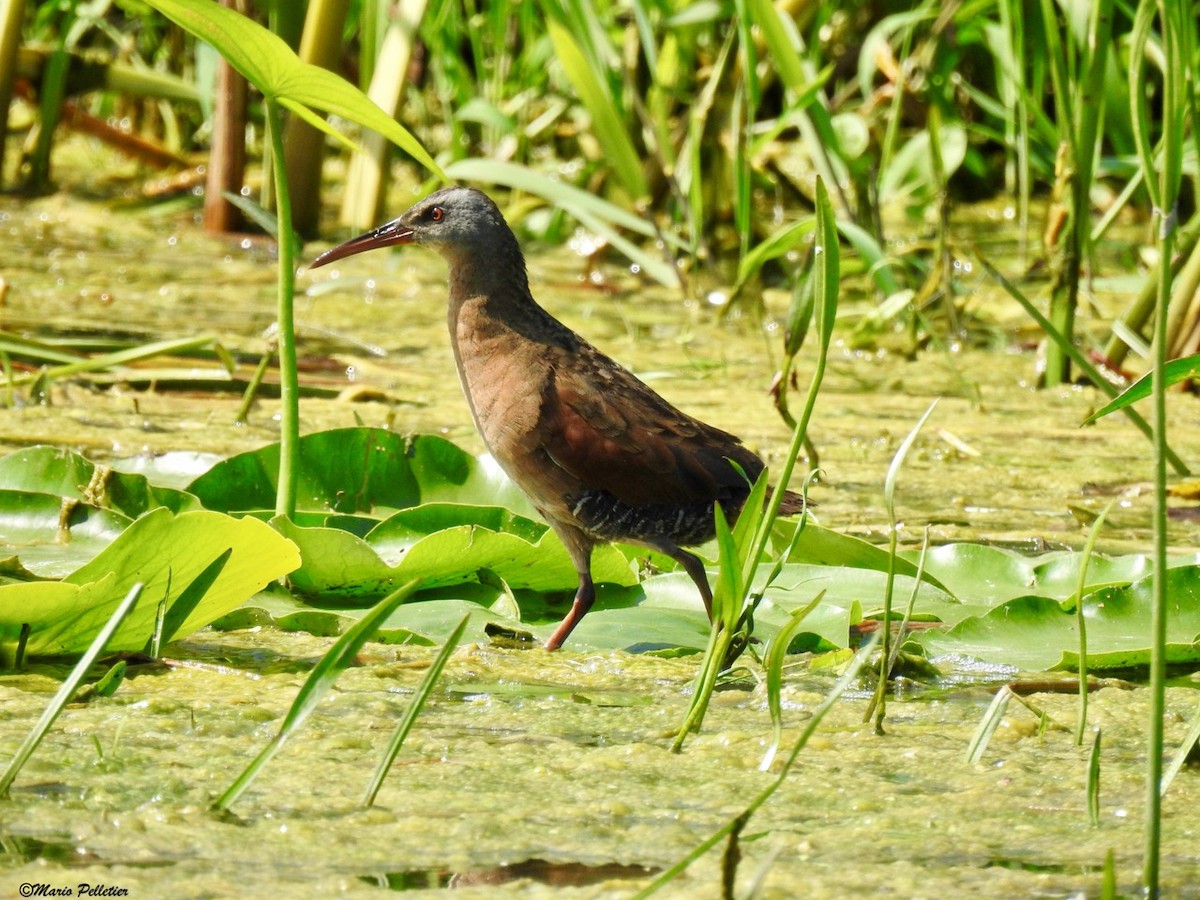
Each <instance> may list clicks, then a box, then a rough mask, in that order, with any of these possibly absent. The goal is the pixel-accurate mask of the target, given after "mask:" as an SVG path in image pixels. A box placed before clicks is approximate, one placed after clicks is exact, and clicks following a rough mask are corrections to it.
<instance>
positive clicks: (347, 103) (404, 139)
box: [149, 0, 445, 518]
mask: <svg viewBox="0 0 1200 900" xmlns="http://www.w3.org/2000/svg"><path fill="white" fill-rule="evenodd" d="M149 2H150V5H151V6H153V7H154V8H155V9H157V10H158V11H159V12H161V13H162V14H163V15H165V16H166V17H167V18H169V19H170V20H171V21H173V22H175V23H176V24H177V25H179V27H181V28H183V29H184V30H185V31H187V32H189V33H190V34H192V35H194V36H195V37H197V38H199V39H200V40H203V41H205V42H206V43H208V44H210V45H211V46H212V47H213V48H214V49H216V50H217V52H219V53H220V54H221V55H222V56H223V57H224V58H225V59H226V60H227V61H228V62H229V64H230V65H231V66H233V67H234V68H235V69H237V70H238V72H240V73H241V74H242V75H243V76H244V77H245V78H246V80H247V81H249V82H250V83H251V84H253V85H254V86H255V87H256V88H258V89H259V91H261V92H262V94H263V96H264V98H265V104H266V105H265V112H266V123H267V135H268V141H269V144H270V146H271V149H272V153H271V160H272V181H273V184H274V186H275V192H276V213H277V219H278V231H277V240H278V245H279V254H278V257H279V265H278V274H277V283H276V287H277V294H276V316H277V323H278V326H279V372H280V424H279V432H280V448H279V474H278V482H277V495H276V501H275V512H276V515H281V516H286V517H288V518H291V517H293V516H294V515H295V512H296V482H297V479H298V477H299V472H298V471H297V469H298V465H299V450H298V444H299V440H300V388H299V375H298V372H297V369H296V329H295V323H294V315H293V299H294V297H295V278H296V268H295V260H296V253H297V246H296V239H295V234H294V232H293V230H292V216H291V195H290V192H289V190H288V180H287V172H286V171H285V169H284V153H283V112H284V110H286V111H287V112H289V113H290V114H291V115H292V116H295V117H297V118H299V119H302V120H303V121H305V122H307V123H308V124H309V125H312V126H313V127H314V128H316V129H318V130H319V131H321V132H323V133H324V134H326V135H329V136H331V137H333V138H335V139H337V140H339V141H341V142H343V143H345V144H347V145H348V146H350V147H351V148H353V147H354V145H353V144H352V143H351V142H350V141H349V140H348V139H347V138H346V137H345V136H344V135H342V133H341V132H339V131H337V130H336V129H334V128H333V127H332V126H331V125H330V124H329V123H328V122H327V121H326V120H325V119H324V118H323V116H322V114H333V115H337V116H339V117H340V118H342V119H345V120H347V121H350V122H354V123H357V124H359V125H361V126H362V127H364V128H371V129H374V130H375V131H378V132H379V133H380V134H383V135H384V136H386V137H388V138H389V139H390V140H392V141H394V142H395V143H396V144H398V145H399V146H400V147H402V148H403V149H404V150H405V151H407V152H408V153H409V155H410V156H412V157H413V158H414V159H416V160H418V161H419V162H420V163H422V164H423V165H424V166H425V167H426V168H428V169H429V170H430V171H431V172H433V173H434V174H435V175H437V176H439V177H441V178H442V179H443V180H445V175H444V174H443V173H442V171H441V169H440V168H439V167H438V165H437V163H435V162H434V161H433V158H432V157H431V156H430V155H429V154H428V153H427V152H426V151H425V149H424V148H423V147H422V146H421V145H420V143H419V142H418V141H417V139H416V138H414V137H413V136H412V135H411V134H410V133H409V132H408V131H407V130H406V129H405V128H404V127H403V126H401V125H400V124H399V123H397V122H396V121H395V120H393V119H392V118H391V117H390V116H388V115H387V114H386V113H384V112H383V110H381V109H380V108H379V107H378V106H376V105H375V104H374V103H372V102H371V101H370V100H369V99H368V98H367V97H366V96H364V95H363V94H362V92H361V91H359V90H358V89H357V88H355V87H354V86H353V85H351V84H350V83H349V82H347V81H345V80H344V79H342V78H340V77H338V76H337V75H334V74H333V73H332V72H329V71H327V70H325V69H322V68H319V67H317V66H314V65H310V64H308V63H304V62H301V61H300V59H299V58H298V57H297V56H296V54H295V52H294V51H293V50H292V49H291V48H290V47H288V45H287V44H286V43H285V42H284V41H283V40H282V39H280V38H279V37H277V36H276V35H274V34H272V33H271V32H269V31H267V30H266V29H265V28H263V27H262V26H260V25H258V24H257V23H255V22H254V21H252V20H250V19H248V18H246V17H245V16H241V15H238V14H237V13H236V12H233V11H232V10H229V9H225V8H224V7H222V6H220V5H218V4H216V3H212V2H210V0H149Z"/></svg>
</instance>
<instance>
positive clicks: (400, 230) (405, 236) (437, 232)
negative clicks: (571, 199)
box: [309, 187, 516, 268]
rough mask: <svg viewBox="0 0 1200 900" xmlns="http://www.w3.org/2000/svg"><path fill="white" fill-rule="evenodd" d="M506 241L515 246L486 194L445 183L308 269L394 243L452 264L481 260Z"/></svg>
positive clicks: (493, 204) (334, 249)
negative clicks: (419, 248)
mask: <svg viewBox="0 0 1200 900" xmlns="http://www.w3.org/2000/svg"><path fill="white" fill-rule="evenodd" d="M508 243H511V244H512V245H513V246H515V245H516V238H515V237H513V234H512V231H511V230H510V229H509V227H508V224H507V223H506V222H505V221H504V216H503V215H501V214H500V210H499V209H498V208H497V207H496V204H495V203H493V202H492V201H491V199H490V198H489V197H488V196H487V195H486V194H484V193H483V192H482V191H477V190H475V189H474V188H467V187H449V188H443V189H442V190H440V191H436V192H434V193H432V194H430V195H429V196H428V197H426V198H425V199H424V200H421V201H420V202H418V203H416V204H415V205H414V206H412V207H411V208H410V209H409V210H408V211H407V212H405V213H404V214H403V215H401V216H400V217H399V218H396V219H393V220H392V221H390V222H388V223H387V224H386V225H380V226H379V227H378V228H376V229H375V230H374V231H368V232H367V233H366V234H362V235H359V236H358V237H356V238H351V239H350V240H348V241H346V242H345V243H344V244H339V245H338V246H336V247H334V248H333V249H331V250H326V251H325V252H324V253H322V254H321V255H320V256H318V257H317V258H316V259H315V260H313V262H312V264H311V265H310V266H309V268H316V267H318V266H323V265H325V264H326V263H331V262H333V261H334V260H338V259H343V258H345V257H347V256H353V255H354V254H355V253H362V252H363V251H364V250H375V249H377V248H379V247H390V246H392V245H393V244H421V245H423V246H425V247H428V248H429V249H431V250H435V251H437V252H438V253H439V254H441V255H442V256H443V257H445V258H446V259H447V260H450V261H451V262H453V261H456V260H459V259H472V258H473V259H477V260H478V259H486V258H488V257H489V256H491V255H493V254H494V252H495V251H496V250H497V249H499V248H500V246H501V245H504V244H508Z"/></svg>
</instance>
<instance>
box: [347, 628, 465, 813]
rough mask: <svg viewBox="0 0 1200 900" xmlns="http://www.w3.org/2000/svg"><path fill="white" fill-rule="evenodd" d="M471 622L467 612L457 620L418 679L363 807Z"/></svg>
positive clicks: (372, 797) (372, 796) (371, 799)
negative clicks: (435, 655)
mask: <svg viewBox="0 0 1200 900" xmlns="http://www.w3.org/2000/svg"><path fill="white" fill-rule="evenodd" d="M470 621H471V617H470V615H466V616H463V617H462V621H461V622H459V623H458V627H456V628H455V629H454V630H453V631H452V632H450V637H448V638H446V643H444V644H443V645H442V649H441V652H440V653H438V655H437V658H436V659H434V661H433V664H432V665H430V667H429V671H427V672H426V673H425V677H424V678H422V679H421V683H420V685H418V687H417V690H416V693H415V694H413V697H412V700H410V701H409V704H408V709H406V710H405V711H404V716H403V717H402V718H401V719H400V722H399V723H398V724H397V725H396V730H395V731H394V732H392V738H391V740H390V741H388V746H387V750H385V751H384V754H383V758H382V759H380V760H379V766H378V767H377V768H376V769H375V775H374V776H373V777H372V778H371V783H370V784H369V785H368V786H367V791H366V793H365V794H364V795H363V806H371V805H372V804H374V802H375V796H376V795H377V794H378V793H379V789H380V788H381V787H382V786H383V779H384V778H386V777H387V773H388V770H389V769H391V767H392V762H393V761H394V760H395V759H396V754H397V753H399V752H400V748H401V747H403V746H404V741H405V739H406V738H407V737H408V733H409V732H410V731H412V727H413V723H414V722H416V721H417V716H419V715H420V714H421V710H422V709H424V708H425V701H426V700H428V699H429V695H430V694H431V693H432V692H433V686H434V685H435V684H437V680H438V678H440V677H441V675H442V670H443V669H444V668H446V663H447V662H448V661H449V660H450V656H451V654H452V653H454V648H455V647H457V646H458V642H459V641H460V640H461V639H462V636H463V632H464V631H466V630H467V623H468V622H470Z"/></svg>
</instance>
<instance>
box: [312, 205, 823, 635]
mask: <svg viewBox="0 0 1200 900" xmlns="http://www.w3.org/2000/svg"><path fill="white" fill-rule="evenodd" d="M392 244H421V245H422V246H425V247H428V248H430V249H431V250H434V251H436V252H437V253H439V254H441V256H442V257H443V258H444V259H445V260H446V262H447V263H448V264H449V267H450V310H449V324H450V344H451V346H452V347H453V348H454V361H455V362H456V363H457V364H458V374H459V378H460V379H461V381H462V388H463V393H464V394H466V397H467V403H468V404H470V407H471V414H472V415H473V416H474V418H475V425H476V427H477V428H478V429H479V433H480V435H482V436H483V441H484V443H485V444H487V447H488V449H489V450H490V451H491V453H492V456H493V457H495V459H496V461H497V462H498V463H499V464H500V465H501V466H502V467H503V469H504V471H505V472H507V473H508V475H509V477H510V478H512V480H513V481H515V482H516V483H517V485H518V486H519V487H520V488H521V490H523V491H524V492H525V493H526V494H527V495H528V496H529V499H530V500H531V501H532V502H533V505H534V506H535V507H536V508H537V510H538V512H540V513H541V514H542V516H543V517H544V518H545V519H546V521H547V522H549V523H550V527H552V528H553V529H554V530H555V532H556V533H557V534H558V536H559V538H561V539H562V542H563V544H564V545H566V548H567V552H568V553H569V554H570V556H571V560H572V561H573V562H574V564H575V569H576V571H577V572H578V573H579V590H578V591H577V592H576V594H575V601H574V603H573V604H572V605H571V610H570V612H569V613H567V616H566V618H564V619H563V620H562V622H561V623H560V624H559V626H558V627H557V628H556V629H555V630H554V633H553V634H552V635H551V636H550V639H549V640H548V641H547V642H546V649H548V650H554V649H557V648H558V647H559V646H561V644H562V643H563V641H565V640H566V639H567V636H568V635H569V634H570V633H571V630H572V629H573V628H574V627H575V626H576V625H578V624H579V621H580V620H581V619H582V618H583V617H584V615H585V614H586V613H587V611H588V610H589V609H590V608H591V606H592V603H593V602H594V601H595V597H596V591H595V588H594V586H593V584H592V575H591V556H592V548H593V547H594V546H595V545H596V544H597V543H603V542H608V541H626V542H629V543H634V544H640V545H643V546H646V547H649V548H651V549H654V550H659V551H661V552H662V553H665V554H666V555H667V556H670V557H672V558H673V559H675V560H676V561H677V562H678V563H679V564H680V565H681V566H683V568H684V569H685V570H686V571H687V573H688V575H690V576H691V579H692V581H694V582H695V583H696V587H697V588H699V590H700V596H701V598H702V599H703V600H704V606H705V609H707V610H708V611H709V615H710V616H711V614H712V592H711V591H710V589H709V586H708V578H707V577H706V575H705V572H704V565H703V564H702V563H701V561H700V560H699V558H697V557H696V556H694V555H693V554H691V553H688V552H687V551H686V550H684V549H682V548H683V547H684V546H688V545H694V544H700V543H703V542H705V541H707V540H711V539H712V537H713V535H714V534H715V525H714V520H713V504H714V503H719V504H720V505H721V509H722V510H723V511H724V513H725V515H726V517H727V518H728V519H729V520H730V521H733V520H734V518H735V517H736V516H737V514H738V512H739V511H740V510H741V507H742V504H743V503H744V502H745V500H746V497H747V495H748V494H749V490H750V484H749V483H748V482H747V479H750V481H753V480H754V479H756V478H757V477H758V475H759V473H760V472H761V471H762V469H763V463H762V460H760V459H759V458H758V457H757V456H755V455H754V454H753V453H751V452H750V451H749V450H748V449H746V447H744V446H743V445H742V442H741V441H740V440H739V439H738V438H736V437H734V436H733V435H732V434H727V433H726V432H724V431H721V430H720V429H717V428H714V427H712V426H711V425H706V424H705V423H703V422H701V421H699V420H698V419H693V418H692V417H691V416H689V415H687V414H686V413H683V412H680V411H679V410H677V409H676V408H675V407H674V406H672V405H671V404H670V403H668V402H667V401H666V400H664V399H663V398H662V397H660V396H659V395H658V394H656V393H655V392H654V391H652V390H651V389H650V388H649V387H647V386H646V385H645V384H643V383H642V382H641V381H640V380H638V379H637V378H636V377H635V376H634V375H633V374H632V373H630V372H629V371H628V370H626V369H624V368H622V367H621V366H620V365H618V364H617V363H615V362H613V361H612V360H611V359H609V358H608V357H607V356H605V355H604V354H603V353H601V352H600V351H599V350H597V349H596V348H595V347H593V346H592V345H591V344H589V343H588V342H587V341H585V340H584V339H583V338H581V337H580V336H579V335H577V334H575V332H573V331H571V329H569V328H567V327H566V326H565V325H563V324H562V323H561V322H559V321H558V320H557V319H555V318H554V317H553V316H551V315H550V314H549V313H548V312H546V311H545V310H544V309H542V308H541V307H540V306H538V304H537V303H536V302H535V301H534V299H533V296H532V295H531V294H530V292H529V279H528V277H527V276H526V272H525V258H524V256H522V254H521V248H520V245H519V244H518V243H517V239H516V236H515V235H514V234H513V233H512V230H511V229H509V227H508V224H507V223H506V222H505V221H504V217H503V216H502V215H501V213H500V210H499V209H498V208H497V207H496V204H495V203H493V202H492V201H491V200H490V199H489V198H488V197H487V195H485V194H483V193H481V192H480V191H477V190H474V189H471V188H465V187H450V188H445V189H443V190H440V191H437V192H436V193H433V194H430V195H429V196H428V197H426V198H425V199H424V200H422V201H421V202H419V203H417V204H416V205H415V206H413V207H412V208H411V209H410V210H408V212H406V213H404V214H403V215H402V216H400V217H399V218H398V219H393V220H392V221H391V222H388V223H387V224H386V225H381V226H380V227H379V228H376V229H375V230H374V231H371V232H368V233H366V234H363V235H360V236H359V237H356V238H352V239H351V240H349V241H347V242H346V243H344V244H341V245H339V246H337V247H334V248H333V249H332V250H328V251H326V252H325V253H322V254H321V255H320V256H318V257H317V258H316V260H315V261H314V262H313V263H312V267H313V268H315V267H317V266H323V265H325V264H326V263H331V262H333V261H334V260H337V259H342V258H343V257H346V256H351V255H352V254H355V253H361V252H362V251H364V250H374V249H376V248H377V247H388V246H391V245H392ZM739 469H740V471H739ZM802 505H803V504H802V501H801V498H800V497H799V496H798V495H796V494H792V493H790V492H789V494H788V496H787V499H786V500H785V502H784V504H783V511H784V512H798V511H799V510H800V509H801V508H802Z"/></svg>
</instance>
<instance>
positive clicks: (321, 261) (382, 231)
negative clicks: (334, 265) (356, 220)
mask: <svg viewBox="0 0 1200 900" xmlns="http://www.w3.org/2000/svg"><path fill="white" fill-rule="evenodd" d="M412 239H413V230H412V229H411V228H408V227H407V226H405V225H401V224H399V223H398V222H388V223H387V224H386V225H380V226H379V227H378V228H376V229H375V230H374V231H368V232H367V233H366V234H360V235H359V236H358V237H355V238H350V240H348V241H346V242H345V243H344V244H338V245H337V246H336V247H334V248H332V249H330V250H326V251H325V252H324V253H322V254H321V255H320V256H318V257H317V258H316V259H314V260H313V261H312V262H311V263H309V266H308V267H309V268H310V269H315V268H317V267H318V266H323V265H325V264H326V263H331V262H333V261H334V260H338V259H344V258H345V257H347V256H353V255H354V254H355V253H362V252H363V251H364V250H376V249H378V248H379V247H391V246H392V245H393V244H411V243H412Z"/></svg>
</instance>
